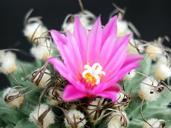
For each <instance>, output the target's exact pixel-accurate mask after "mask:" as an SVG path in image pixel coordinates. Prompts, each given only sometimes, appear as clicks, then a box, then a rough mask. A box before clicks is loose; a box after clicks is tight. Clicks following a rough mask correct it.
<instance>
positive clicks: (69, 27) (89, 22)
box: [62, 10, 96, 32]
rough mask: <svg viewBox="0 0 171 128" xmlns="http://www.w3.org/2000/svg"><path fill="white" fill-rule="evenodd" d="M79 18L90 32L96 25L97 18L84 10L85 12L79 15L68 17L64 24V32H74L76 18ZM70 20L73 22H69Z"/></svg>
mask: <svg viewBox="0 0 171 128" xmlns="http://www.w3.org/2000/svg"><path fill="white" fill-rule="evenodd" d="M75 16H78V17H79V18H80V22H81V24H82V25H83V26H84V27H85V28H86V29H88V30H90V29H91V28H92V26H93V24H94V21H95V19H96V16H95V15H94V14H92V13H91V12H90V11H87V10H84V11H83V12H79V13H77V14H69V15H67V16H66V18H65V20H64V22H63V24H62V30H63V31H64V32H68V31H69V32H73V31H74V17H75ZM69 18H72V19H71V21H69V22H68V20H69Z"/></svg>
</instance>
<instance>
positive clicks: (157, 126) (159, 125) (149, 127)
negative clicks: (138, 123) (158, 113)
mask: <svg viewBox="0 0 171 128" xmlns="http://www.w3.org/2000/svg"><path fill="white" fill-rule="evenodd" d="M147 122H148V123H149V124H148V123H146V122H145V123H144V126H143V128H164V127H165V121H164V120H161V119H155V118H151V119H149V120H147Z"/></svg>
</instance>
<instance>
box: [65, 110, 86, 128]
mask: <svg viewBox="0 0 171 128" xmlns="http://www.w3.org/2000/svg"><path fill="white" fill-rule="evenodd" d="M66 114H67V115H66V117H65V119H64V122H65V126H66V127H67V128H72V126H73V125H76V126H77V128H83V127H84V126H85V124H86V119H85V116H84V114H83V113H81V112H80V111H78V110H76V109H71V110H69V111H68V112H67V113H66Z"/></svg>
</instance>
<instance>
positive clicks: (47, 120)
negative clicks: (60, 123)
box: [29, 104, 55, 128]
mask: <svg viewBox="0 0 171 128" xmlns="http://www.w3.org/2000/svg"><path fill="white" fill-rule="evenodd" d="M48 109H49V106H48V105H46V104H41V105H40V107H39V106H37V107H36V108H35V109H34V111H32V112H31V113H30V115H29V120H30V121H31V122H33V123H35V124H36V125H38V118H39V117H40V116H41V115H42V114H43V113H44V112H45V111H46V110H48ZM54 123H55V114H54V113H53V112H52V110H50V111H49V112H48V113H47V115H46V116H45V117H44V119H43V128H48V127H49V126H50V125H51V124H54Z"/></svg>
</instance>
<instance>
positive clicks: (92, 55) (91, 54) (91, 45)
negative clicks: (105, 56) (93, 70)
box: [87, 17, 102, 65]
mask: <svg viewBox="0 0 171 128" xmlns="http://www.w3.org/2000/svg"><path fill="white" fill-rule="evenodd" d="M101 38H102V25H101V19H100V17H99V18H97V20H96V22H95V24H94V26H93V28H92V30H91V31H90V33H89V37H88V49H87V63H89V64H90V65H92V64H93V63H95V62H96V61H97V57H98V56H99V52H100V47H101Z"/></svg>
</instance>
